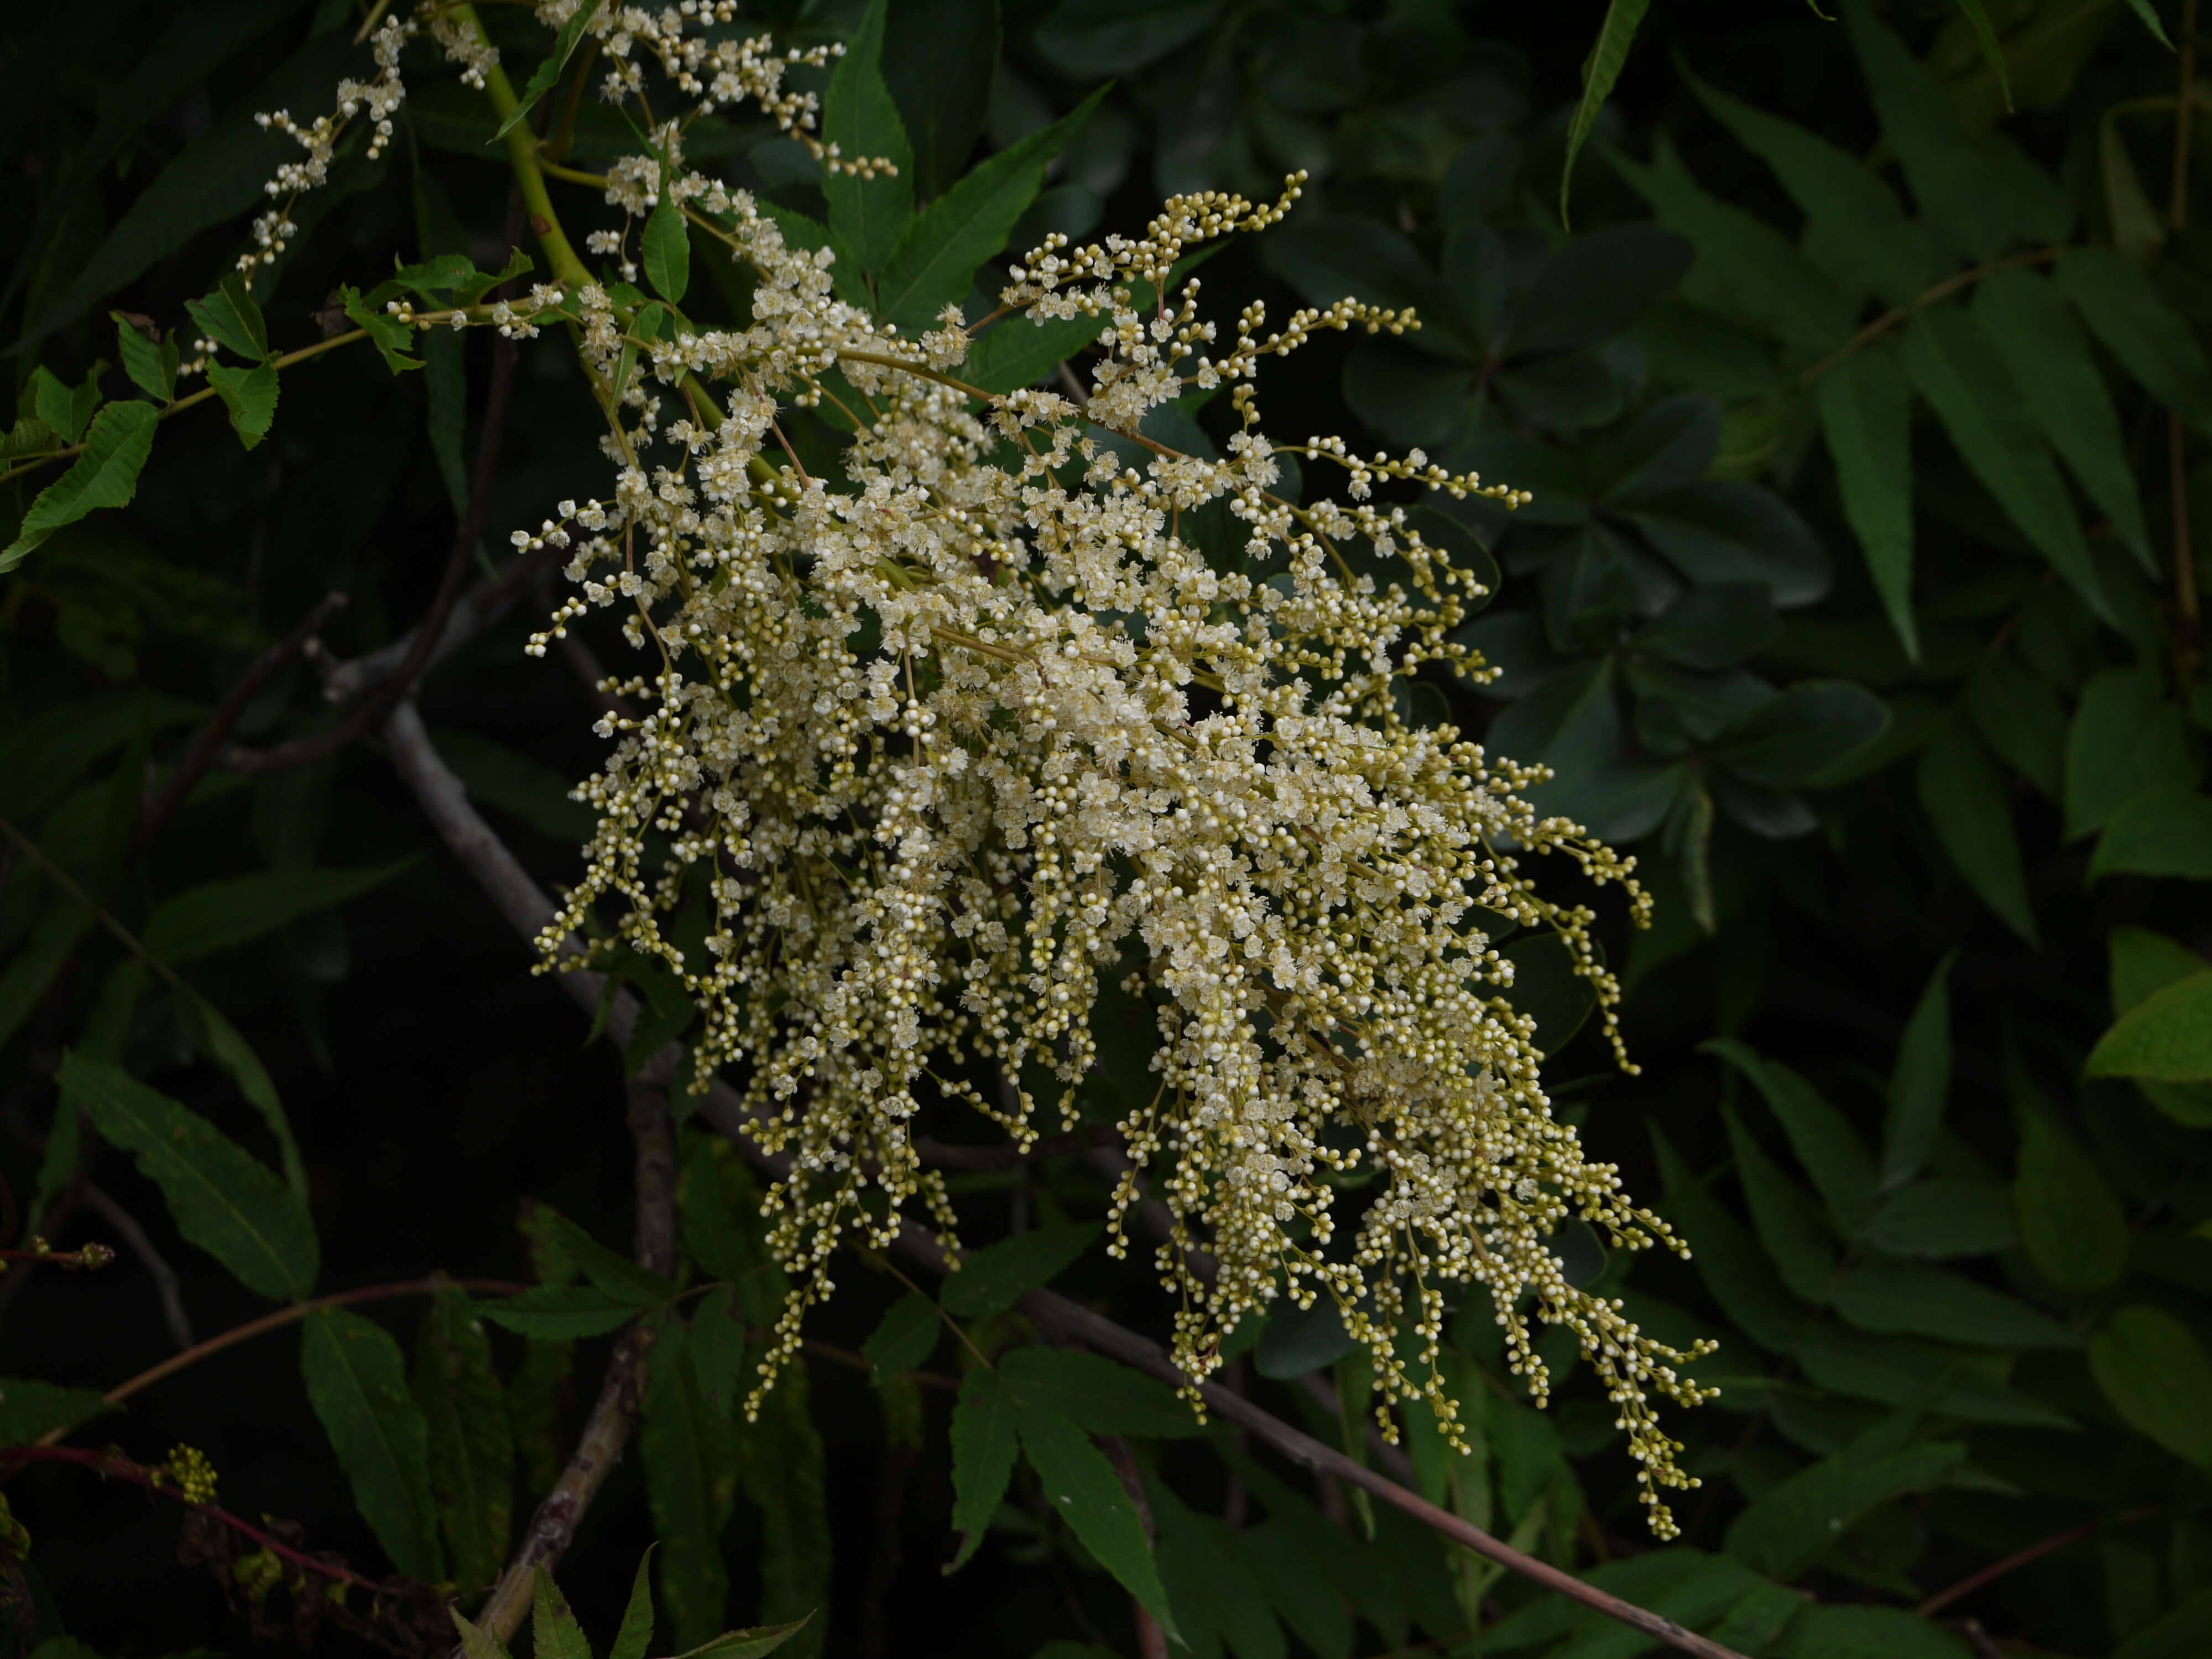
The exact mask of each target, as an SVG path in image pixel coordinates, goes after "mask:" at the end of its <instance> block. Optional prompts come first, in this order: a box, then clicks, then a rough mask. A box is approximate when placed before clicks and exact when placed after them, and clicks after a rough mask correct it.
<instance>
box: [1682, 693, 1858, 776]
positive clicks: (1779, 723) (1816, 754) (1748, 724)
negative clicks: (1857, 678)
mask: <svg viewBox="0 0 2212 1659" xmlns="http://www.w3.org/2000/svg"><path fill="white" fill-rule="evenodd" d="M1888 729H1889V705H1888V704H1887V703H1885V702H1882V700H1881V698H1880V697H1877V696H1875V695H1874V693H1873V692H1871V691H1869V690H1867V689H1866V688H1865V687H1864V686H1863V685H1856V684H1852V683H1851V682H1850V681H1848V680H1804V681H1801V682H1800V683H1799V684H1796V685H1793V686H1791V687H1790V689H1789V690H1786V691H1784V692H1783V693H1782V694H1781V695H1780V696H1775V697H1770V698H1768V699H1767V700H1766V701H1765V702H1762V703H1761V704H1759V707H1758V708H1755V709H1753V711H1752V712H1751V714H1749V715H1748V716H1747V717H1746V718H1745V719H1744V720H1741V721H1739V722H1738V723H1737V724H1736V725H1735V726H1733V727H1732V728H1730V729H1729V731H1728V732H1726V733H1724V734H1723V736H1722V738H1720V740H1719V741H1718V742H1717V743H1716V744H1714V745H1713V747H1712V749H1711V751H1710V753H1711V758H1712V760H1713V762H1714V763H1715V764H1716V765H1718V766H1722V767H1724V768H1726V769H1728V770H1729V771H1730V772H1733V773H1735V775H1736V776H1738V777H1740V778H1742V779H1744V780H1746V781H1748V782H1751V783H1756V784H1759V785H1761V786H1762V787H1766V788H1770V789H1787V788H1790V787H1794V786H1795V785H1797V784H1801V783H1803V782H1805V781H1807V780H1808V779H1809V778H1811V777H1813V776H1814V775H1816V774H1818V773H1820V772H1823V771H1825V770H1826V769H1828V768H1829V767H1832V766H1836V765H1838V764H1840V763H1843V762H1844V760H1846V759H1848V758H1849V757H1850V756H1852V755H1854V754H1857V752H1858V751H1859V750H1862V749H1864V748H1866V747H1867V746H1868V745H1869V744H1872V743H1875V742H1876V741H1877V740H1879V739H1880V738H1881V735H1882V733H1883V732H1887V730H1888Z"/></svg>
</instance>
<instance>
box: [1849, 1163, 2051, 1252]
mask: <svg viewBox="0 0 2212 1659" xmlns="http://www.w3.org/2000/svg"><path fill="white" fill-rule="evenodd" d="M2012 1216H2013V1200H2012V1196H2011V1194H2008V1192H2007V1191H2006V1190H2005V1189H2004V1188H2002V1187H2000V1186H1998V1185H1997V1184H1996V1182H1990V1181H1951V1180H1939V1181H1916V1182H1912V1183H1911V1185H1910V1186H1906V1187H1900V1188H1898V1189H1897V1190H1896V1191H1895V1192H1893V1193H1891V1194H1888V1196H1887V1197H1886V1198H1884V1199H1883V1200H1881V1204H1880V1205H1879V1206H1876V1208H1875V1212H1874V1213H1873V1214H1872V1215H1870V1216H1869V1217H1868V1218H1867V1225H1866V1231H1865V1233H1864V1235H1863V1237H1865V1239H1866V1242H1867V1243H1869V1244H1871V1245H1873V1246H1874V1247H1875V1249H1880V1250H1887V1251H1888V1252H1889V1253H1890V1254H1891V1255H1907V1256H1921V1257H1923V1258H1925V1259H1927V1260H1929V1261H1942V1260H1945V1259H1947V1258H1949V1257H1954V1256H1962V1255H1995V1254H1996V1253H1997V1252H1998V1251H2000V1250H2004V1249H2010V1248H2011V1247H2012V1246H2013V1245H2014V1244H2015V1243H2019V1242H2020V1239H2019V1235H2018V1233H2017V1232H2015V1231H2014V1228H2013V1220H2012Z"/></svg>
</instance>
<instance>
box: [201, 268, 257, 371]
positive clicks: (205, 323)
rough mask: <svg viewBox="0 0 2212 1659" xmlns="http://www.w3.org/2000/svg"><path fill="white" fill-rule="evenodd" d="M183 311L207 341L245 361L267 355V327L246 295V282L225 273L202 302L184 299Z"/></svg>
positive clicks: (229, 272) (251, 300) (249, 295)
mask: <svg viewBox="0 0 2212 1659" xmlns="http://www.w3.org/2000/svg"><path fill="white" fill-rule="evenodd" d="M185 310H186V311H187V312H189V313H191V319H192V320H193V321H194V322H196V323H197V324H198V325H200V330H201V331H202V332H203V333H204V334H205V335H206V336H207V337H208V338H210V340H213V341H214V342H215V343H216V344H217V345H219V346H222V347H223V348H224V349H226V350H228V351H231V352H234V353H235V354H236V355H237V356H240V357H243V358H245V359H246V360H247V361H248V362H262V361H264V359H266V358H267V356H269V326H268V325H267V324H266V323H264V322H263V321H262V320H261V307H259V306H258V305H256V304H254V303H253V296H252V295H251V294H249V293H248V292H246V279H245V277H244V276H241V275H240V273H239V272H237V271H234V270H233V271H227V272H225V273H224V275H223V278H222V285H221V286H220V287H218V288H217V289H216V291H215V292H214V293H212V294H210V295H207V296H206V297H205V298H204V299H199V300H187V301H185Z"/></svg>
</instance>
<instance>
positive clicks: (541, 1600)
mask: <svg viewBox="0 0 2212 1659" xmlns="http://www.w3.org/2000/svg"><path fill="white" fill-rule="evenodd" d="M530 1651H531V1656H532V1659H592V1644H590V1643H589V1642H587V1641H586V1640H585V1639H584V1627H583V1626H581V1625H580V1624H578V1623H577V1622H576V1615H575V1614H574V1613H570V1612H569V1611H568V1603H567V1601H566V1600H565V1599H564V1598H563V1597H562V1594H561V1592H560V1591H559V1590H558V1589H555V1588H554V1585H553V1575H552V1574H551V1573H550V1572H548V1571H545V1569H544V1567H542V1566H539V1567H533V1568H532V1569H531V1585H530Z"/></svg>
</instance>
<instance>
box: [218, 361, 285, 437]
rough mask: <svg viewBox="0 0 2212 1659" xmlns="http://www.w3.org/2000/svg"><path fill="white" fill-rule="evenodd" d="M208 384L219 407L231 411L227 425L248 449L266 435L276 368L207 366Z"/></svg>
mask: <svg viewBox="0 0 2212 1659" xmlns="http://www.w3.org/2000/svg"><path fill="white" fill-rule="evenodd" d="M207 376H208V384H209V385H210V386H213V387H214V388H215V392H216V397H218V398H222V406H223V407H224V408H225V409H227V410H229V411H230V424H231V426H232V428H234V430H235V431H236V432H237V434H238V441H240V443H242V444H244V445H245V446H246V447H247V448H248V449H251V448H252V447H254V446H255V445H256V444H258V443H259V442H260V441H262V440H263V439H264V438H265V437H267V436H268V435H269V424H270V422H272V421H274V420H275V419H276V390H277V386H276V370H275V369H274V368H270V366H269V365H268V364H267V363H256V364H254V365H253V366H252V368H232V367H231V366H230V365H228V363H215V364H211V365H210V367H209V368H208V372H207Z"/></svg>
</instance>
